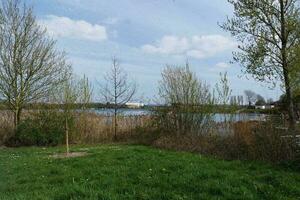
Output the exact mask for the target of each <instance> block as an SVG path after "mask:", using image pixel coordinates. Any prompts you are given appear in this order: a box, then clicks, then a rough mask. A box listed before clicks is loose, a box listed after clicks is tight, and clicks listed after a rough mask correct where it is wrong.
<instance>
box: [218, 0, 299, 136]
mask: <svg viewBox="0 0 300 200" xmlns="http://www.w3.org/2000/svg"><path fill="white" fill-rule="evenodd" d="M228 2H229V3H230V4H232V5H233V7H234V16H233V17H232V18H229V19H228V20H227V22H226V23H224V24H223V25H221V27H222V28H223V29H224V30H226V31H229V32H230V33H231V34H232V35H233V36H234V37H235V38H237V39H238V40H239V41H240V42H241V45H240V46H239V49H240V51H238V52H235V53H234V61H236V62H238V63H240V64H241V65H242V66H244V67H245V72H246V73H249V74H251V75H252V76H253V77H254V78H256V79H257V80H258V81H267V82H272V83H274V84H276V83H277V82H278V80H281V81H282V82H283V85H284V88H285V93H286V97H287V102H288V111H289V118H290V119H289V122H290V125H289V126H290V129H292V130H293V129H294V128H295V115H294V103H293V100H292V84H291V81H292V80H291V72H292V71H293V69H292V68H293V64H294V63H295V60H296V59H297V56H298V55H299V54H297V52H296V50H297V48H298V47H299V44H300V29H299V25H300V23H299V22H300V20H299V15H300V12H299V1H298V0H228Z"/></svg>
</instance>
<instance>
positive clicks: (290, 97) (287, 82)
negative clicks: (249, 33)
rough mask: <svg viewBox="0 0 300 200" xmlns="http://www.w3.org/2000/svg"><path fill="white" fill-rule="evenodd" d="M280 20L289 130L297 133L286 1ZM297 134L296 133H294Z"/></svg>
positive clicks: (281, 0) (281, 10) (282, 6)
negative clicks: (288, 58) (289, 64)
mask: <svg viewBox="0 0 300 200" xmlns="http://www.w3.org/2000/svg"><path fill="white" fill-rule="evenodd" d="M279 2H280V15H281V16H280V19H281V56H282V68H283V76H284V83H285V92H286V97H287V103H288V114H289V129H290V130H291V131H292V132H295V128H296V117H295V111H294V103H293V95H292V91H291V85H290V77H289V69H288V60H287V56H288V55H287V30H286V25H287V24H286V16H285V6H284V1H283V0H280V1H279ZM294 134H295V133H294Z"/></svg>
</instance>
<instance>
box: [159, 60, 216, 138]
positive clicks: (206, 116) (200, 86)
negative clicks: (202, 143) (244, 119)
mask: <svg viewBox="0 0 300 200" xmlns="http://www.w3.org/2000/svg"><path fill="white" fill-rule="evenodd" d="M161 76H162V80H161V81H160V82H159V97H160V98H161V100H162V102H163V104H165V105H168V106H169V109H167V110H166V111H165V110H162V111H161V110H159V111H160V112H161V113H159V115H158V116H159V117H160V119H159V120H160V121H161V122H160V123H162V124H161V127H162V128H164V129H165V130H167V131H170V130H171V131H173V132H176V133H177V134H188V133H195V132H196V133H200V132H202V131H204V130H206V129H204V128H205V127H204V126H209V123H208V120H210V117H211V112H210V111H211V110H208V109H210V107H209V106H210V105H211V104H212V99H213V98H212V95H211V93H210V91H209V87H208V85H206V84H205V83H202V82H201V81H200V80H199V79H198V78H197V76H196V74H195V73H194V72H192V71H191V70H190V68H189V64H188V63H187V64H186V66H184V67H180V66H179V67H176V66H167V67H166V68H165V69H164V70H163V72H162V74H161Z"/></svg>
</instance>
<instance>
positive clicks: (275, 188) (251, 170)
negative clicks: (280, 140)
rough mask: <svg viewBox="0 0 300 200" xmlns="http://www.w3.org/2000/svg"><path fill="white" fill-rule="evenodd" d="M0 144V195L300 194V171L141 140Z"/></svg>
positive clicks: (168, 196)
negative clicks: (67, 151)
mask: <svg viewBox="0 0 300 200" xmlns="http://www.w3.org/2000/svg"><path fill="white" fill-rule="evenodd" d="M72 150H76V151H86V152H88V153H89V154H88V155H87V156H85V157H77V158H63V159H55V158H51V157H50V156H49V155H52V154H53V153H58V152H62V151H63V149H62V148H44V149H42V148H20V149H6V148H3V149H0V199H5V200H9V199H20V200H21V199H22V200H23V199H30V200H34V199H43V200H44V199H63V200H66V199H153V200H160V199H300V173H298V172H295V171H289V170H287V169H284V168H279V167H276V168H275V167H272V166H270V165H267V164H259V163H250V162H240V161H231V162H229V161H221V160H216V159H210V158H206V157H202V156H200V155H195V154H190V153H180V152H171V151H162V150H158V149H152V148H149V147H143V146H125V145H124V146H122V145H103V146H86V147H79V146H76V147H73V149H72Z"/></svg>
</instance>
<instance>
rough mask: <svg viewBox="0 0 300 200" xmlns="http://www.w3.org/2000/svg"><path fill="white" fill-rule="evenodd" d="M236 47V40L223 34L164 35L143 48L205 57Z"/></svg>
mask: <svg viewBox="0 0 300 200" xmlns="http://www.w3.org/2000/svg"><path fill="white" fill-rule="evenodd" d="M236 47H237V43H236V42H234V41H232V40H231V39H230V38H227V37H225V36H222V35H204V36H193V37H177V36H164V37H163V38H162V39H161V40H159V41H157V42H156V43H155V44H147V45H144V46H142V50H143V51H144V52H146V53H159V54H168V55H186V56H189V57H192V58H196V59H203V58H208V57H212V56H215V55H216V54H218V53H222V52H224V51H226V50H232V49H234V48H236Z"/></svg>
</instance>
